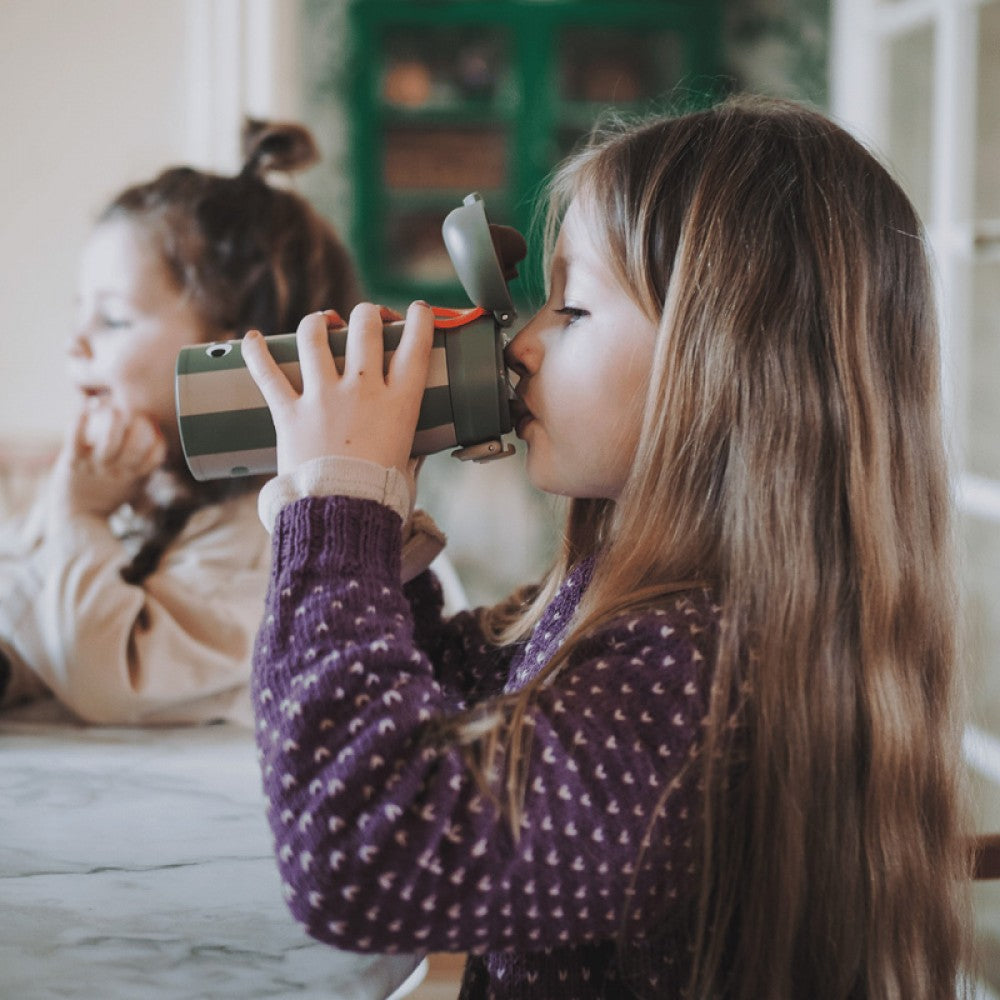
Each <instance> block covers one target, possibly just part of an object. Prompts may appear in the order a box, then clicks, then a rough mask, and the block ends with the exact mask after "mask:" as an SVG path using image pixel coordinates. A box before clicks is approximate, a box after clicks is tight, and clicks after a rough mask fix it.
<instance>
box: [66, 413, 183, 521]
mask: <svg viewBox="0 0 1000 1000" xmlns="http://www.w3.org/2000/svg"><path fill="white" fill-rule="evenodd" d="M166 458H167V444H166V441H165V440H164V438H163V435H162V434H161V432H160V429H159V427H157V426H156V424H155V423H154V421H153V420H151V419H150V418H149V417H147V416H146V415H145V414H142V413H137V414H133V415H131V416H128V415H126V414H124V413H122V412H121V411H120V410H117V409H115V408H113V407H110V406H97V407H85V408H84V409H83V410H82V411H81V412H80V413H79V415H78V416H77V418H76V421H75V423H74V425H73V427H72V429H71V432H70V434H69V436H68V438H67V440H66V443H65V444H64V445H63V448H62V451H61V452H60V455H59V458H58V460H57V462H56V469H55V477H54V488H55V493H54V500H55V504H56V510H57V512H58V513H59V514H60V515H68V516H73V515H75V514H94V515H96V516H98V517H106V516H107V515H108V514H110V513H111V512H112V511H114V510H115V509H117V508H118V507H120V506H121V505H122V504H123V503H126V502H130V501H133V500H135V499H136V498H137V497H138V495H139V493H140V491H141V489H142V487H143V485H144V484H145V482H146V480H147V479H148V478H149V476H150V474H151V473H152V472H154V471H155V470H156V469H157V468H159V467H160V466H161V465H162V464H163V463H164V462H165V461H166Z"/></svg>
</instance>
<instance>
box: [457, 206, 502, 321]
mask: <svg viewBox="0 0 1000 1000" xmlns="http://www.w3.org/2000/svg"><path fill="white" fill-rule="evenodd" d="M441 235H442V236H443V237H444V245H445V246H446V247H447V249H448V256H449V257H451V262H452V264H453V265H454V268H455V273H456V274H457V275H458V279H459V281H461V282H462V287H463V288H464V289H465V293H466V295H468V296H469V298H470V299H471V300H472V303H473V305H477V306H481V307H482V308H483V309H486V310H488V311H489V312H491V313H493V318H494V319H495V320H496V321H497V323H499V324H500V326H510V324H511V323H513V322H514V317H515V316H516V315H517V310H516V309H515V308H514V303H513V302H512V301H511V298H510V290H509V289H508V287H507V281H506V279H505V278H504V276H503V271H502V270H501V267H500V261H499V260H497V255H496V249H495V247H494V246H493V240H492V238H491V236H490V224H489V221H488V220H487V218H486V205H485V203H484V202H483V199H482V197H481V196H480V195H479V194H477V193H476V192H473V193H472V194H469V195H466V196H465V199H464V200H463V202H462V204H461V205H460V206H459V207H458V208H454V209H452V210H451V211H450V212H449V213H448V215H447V216H446V218H445V220H444V223H443V224H442V226H441Z"/></svg>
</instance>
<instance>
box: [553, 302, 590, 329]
mask: <svg viewBox="0 0 1000 1000" xmlns="http://www.w3.org/2000/svg"><path fill="white" fill-rule="evenodd" d="M555 313H556V315H557V316H565V317H566V325H567V326H572V325H573V324H574V323H575V322H576V321H577V320H579V319H583V317H584V316H589V315H590V313H589V312H587V310H586V309H577V308H575V307H574V306H563V307H562V308H561V309H556V310H555Z"/></svg>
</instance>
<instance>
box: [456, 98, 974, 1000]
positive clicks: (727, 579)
mask: <svg viewBox="0 0 1000 1000" xmlns="http://www.w3.org/2000/svg"><path fill="white" fill-rule="evenodd" d="M574 199H577V200H578V201H579V203H580V204H581V206H582V207H583V208H584V210H585V211H586V212H587V217H588V219H589V220H590V222H591V223H592V224H593V225H594V226H595V227H596V229H597V233H598V236H597V239H596V242H598V243H601V241H603V245H606V246H607V247H608V248H609V263H610V265H611V266H612V267H613V268H615V269H616V272H617V275H618V277H619V279H620V281H621V284H622V286H623V287H624V288H626V289H628V290H630V292H631V293H632V294H633V296H634V298H635V300H636V302H638V303H639V304H640V305H641V306H642V307H643V308H644V309H645V310H646V311H647V313H648V315H649V316H650V317H651V318H653V319H655V320H656V321H658V323H659V334H658V344H657V349H656V357H655V360H654V365H653V370H652V373H651V378H650V385H649V391H648V396H647V401H646V408H645V416H644V424H643V429H642V433H641V437H640V442H639V445H638V449H637V453H636V456H635V461H634V466H633V469H632V472H631V475H630V478H629V480H628V482H627V484H626V486H625V489H624V491H623V493H622V496H621V497H620V499H619V501H618V502H617V503H611V502H609V501H606V500H575V501H573V503H572V504H571V507H570V511H569V515H568V521H567V530H566V541H565V545H564V549H563V552H562V554H561V557H560V559H559V560H558V562H557V565H556V566H555V567H554V568H553V570H552V572H551V573H550V575H549V577H548V578H547V580H546V581H545V582H543V584H542V585H541V586H540V587H538V588H534V589H533V590H532V591H529V592H525V593H522V594H519V595H516V597H515V598H514V599H512V600H511V601H509V602H507V603H506V604H505V605H503V606H501V607H499V608H497V609H494V611H493V612H492V613H490V614H488V615H487V616H486V618H485V621H486V624H487V626H488V627H489V628H490V629H492V634H493V636H494V638H495V639H496V640H497V641H511V640H513V639H517V638H522V637H524V636H526V635H527V634H528V633H529V632H530V629H531V627H532V626H533V625H534V624H535V623H536V622H537V620H538V618H539V616H540V614H541V610H542V608H543V607H544V605H545V603H546V602H547V600H548V599H549V598H550V597H551V594H552V592H553V590H554V589H555V587H557V586H558V584H559V582H560V581H561V580H562V579H563V578H564V576H565V574H566V572H567V571H568V569H569V568H570V567H571V566H572V565H574V564H575V563H576V562H577V561H578V560H579V559H580V558H582V557H583V556H586V555H590V554H594V553H597V554H598V556H599V558H598V562H597V566H596V569H595V571H594V576H593V579H592V582H591V584H590V587H589V588H588V590H587V592H586V594H585V596H584V598H583V601H582V604H581V607H580V609H579V612H578V615H577V619H576V623H575V629H574V631H573V632H572V633H571V635H570V637H569V638H568V639H567V641H566V642H565V644H564V645H563V647H562V648H561V649H560V651H559V653H558V654H557V656H556V657H555V658H554V659H553V661H551V662H550V663H549V664H548V665H547V666H546V668H545V670H544V671H543V672H542V673H541V674H540V675H539V676H538V677H537V678H536V679H535V680H534V681H533V682H532V683H531V684H530V685H529V686H528V687H527V688H526V689H524V690H522V691H520V692H518V693H516V694H515V695H512V696H505V698H504V699H501V700H500V701H498V702H497V703H496V705H495V706H494V708H495V710H494V711H493V712H492V714H491V713H489V712H485V713H484V712H480V713H479V714H478V715H477V717H476V719H475V720H473V721H472V722H471V723H470V724H468V725H467V726H466V727H465V729H464V730H463V729H462V728H461V727H459V728H458V731H457V732H458V736H459V737H460V739H462V740H463V741H464V742H465V743H466V744H467V745H468V748H469V756H470V759H472V760H473V761H475V762H477V763H478V764H479V765H480V766H484V767H486V768H487V769H488V768H489V765H490V762H491V760H492V759H493V756H492V755H493V754H494V753H495V751H496V750H497V748H498V747H500V749H501V751H502V754H501V755H502V757H503V759H504V760H505V766H506V767H507V771H508V785H507V795H508V797H509V804H510V805H512V807H513V810H514V812H515V814H516V809H517V807H518V796H519V795H520V788H519V784H518V776H519V775H523V774H524V761H523V759H519V754H523V753H527V752H528V749H527V748H528V745H529V744H528V741H527V739H526V738H525V735H524V732H525V730H527V729H529V728H530V727H526V726H524V725H523V720H524V717H525V714H526V712H527V706H529V705H530V703H531V699H532V698H533V696H534V693H535V691H536V690H537V689H538V687H539V686H540V685H542V684H545V683H547V682H549V681H550V680H551V678H552V676H553V675H554V674H555V673H556V672H557V671H558V670H559V669H560V667H561V666H562V665H563V664H565V662H566V661H567V659H568V658H569V656H570V655H571V652H572V649H573V646H574V643H575V641H577V640H579V638H580V637H581V636H582V635H584V634H585V633H587V632H588V631H590V630H592V629H593V627H594V626H595V625H597V624H599V623H601V622H603V621H606V620H608V619H609V618H610V617H612V616H613V615H615V614H619V613H621V611H622V609H624V608H634V607H640V606H646V605H649V604H651V603H655V602H656V601H657V599H658V597H659V596H661V595H663V594H665V593H667V592H669V591H671V590H676V589H678V588H681V587H683V586H687V585H689V582H690V581H693V580H699V581H701V580H704V581H709V582H710V583H711V585H712V587H713V588H714V590H715V592H716V595H717V597H718V600H719V603H720V605H721V606H722V608H723V609H724V610H723V621H722V627H721V634H720V648H719V654H718V659H717V662H716V663H715V665H714V678H713V687H712V703H711V706H710V713H709V717H708V719H707V725H706V730H705V747H704V750H703V752H702V754H701V756H700V761H701V763H700V767H701V769H702V770H701V777H702V778H703V785H704V798H703V816H702V819H703V845H704V850H703V867H702V876H701V880H702V881H701V894H700V899H699V900H698V914H699V918H698V922H697V933H696V950H695V955H696V958H695V964H694V971H693V981H692V995H693V996H696V997H698V998H708V997H713V998H714V997H718V996H725V997H727V998H729V997H732V998H737V1000H751V998H753V1000H761V998H774V1000H801V998H803V997H809V998H810V1000H827V998H829V1000H835V998H836V1000H845V998H861V997H865V998H874V997H878V998H899V1000H939V998H942V997H949V996H953V995H954V992H955V989H956V983H957V980H958V975H959V971H960V963H961V962H962V961H963V960H964V958H965V957H966V956H965V953H964V948H965V942H966V938H967V931H966V927H967V912H966V906H967V900H966V896H965V880H966V878H967V877H968V870H967V867H968V863H967V858H966V856H965V853H964V849H963V842H962V839H961V838H962V834H963V832H964V812H963V805H962V802H963V797H962V793H961V781H960V775H961V761H960V733H959V723H958V719H959V712H958V704H959V699H958V679H957V653H956V620H957V611H956V597H955V594H956V587H955V580H954V578H953V557H952V544H953V543H952V521H951V510H950V494H949V485H948V467H947V461H946V454H945V448H944V445H943V441H942V419H941V417H942V414H941V400H940V392H939V380H940V371H939V361H938V345H937V334H936V326H935V312H934V302H933V293H932V281H931V277H930V275H929V269H928V260H927V253H926V247H925V240H924V235H923V232H922V229H921V225H920V222H919V220H918V218H917V216H916V214H915V212H914V210H913V208H912V206H911V204H910V202H909V201H908V199H907V198H906V196H905V195H904V193H903V192H902V190H901V189H900V187H899V186H898V185H897V184H896V183H895V181H893V179H892V178H891V177H890V176H889V174H888V173H887V172H886V170H885V169H883V167H882V166H881V165H880V164H879V163H878V162H877V160H876V159H875V158H874V157H873V156H872V155H871V154H870V153H869V152H868V151H866V150H865V149H864V148H863V147H862V146H861V145H860V144H859V143H858V142H857V141H855V140H854V139H853V138H851V137H850V136H849V135H848V134H847V133H846V132H845V131H843V130H842V129H840V128H839V127H837V126H836V125H835V124H834V123H832V122H831V121H830V120H829V119H827V118H826V117H824V116H822V115H820V114H818V113H816V112H813V111H811V110H809V109H807V108H804V107H801V106H798V105H794V104H791V103H786V102H777V101H766V100H760V99H751V98H735V99H731V100H729V101H726V102H724V103H723V104H721V105H719V106H717V107H715V108H712V109H709V110H706V111H701V112H695V113H692V114H689V115H686V116H682V117H677V118H660V119H655V120H650V121H646V122H644V123H641V124H637V125H632V126H630V127H613V128H610V129H608V130H607V131H605V132H603V133H601V134H596V135H595V137H594V138H593V140H592V142H591V144H590V145H589V146H588V148H586V149H585V150H583V151H582V152H581V153H579V154H577V155H576V156H575V157H573V158H572V159H571V160H570V161H569V162H568V163H567V164H565V165H564V166H563V167H562V168H561V169H560V171H559V172H558V173H557V175H556V176H555V178H554V181H553V183H552V204H551V208H550V216H549V218H550V222H551V225H550V229H551V228H554V226H555V225H557V224H558V221H559V219H560V218H561V217H562V215H563V214H564V212H565V209H566V208H567V206H568V204H569V202H570V201H572V200H574ZM609 349H613V346H612V345H609ZM734 692H740V696H739V699H738V700H737V701H734V695H733V693H734ZM734 704H738V706H739V707H738V710H739V720H738V721H739V723H740V725H739V726H738V727H736V728H735V729H734V727H733V726H732V725H731V723H732V721H733V720H732V713H733V708H734ZM734 733H735V734H737V735H736V736H734ZM484 762H485V763H484Z"/></svg>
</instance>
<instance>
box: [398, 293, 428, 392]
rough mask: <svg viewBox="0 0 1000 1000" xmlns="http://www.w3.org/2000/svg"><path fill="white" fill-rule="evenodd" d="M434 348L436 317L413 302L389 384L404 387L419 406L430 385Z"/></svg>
mask: <svg viewBox="0 0 1000 1000" xmlns="http://www.w3.org/2000/svg"><path fill="white" fill-rule="evenodd" d="M433 345H434V313H433V312H432V311H431V307H430V306H429V305H427V303H426V302H413V303H411V305H410V308H409V309H407V311H406V322H405V323H404V324H403V335H402V337H400V340H399V346H398V347H397V348H396V351H395V353H394V354H393V356H392V361H391V362H390V364H389V382H390V384H400V385H402V384H404V383H403V382H401V380H402V379H404V378H405V385H406V386H407V387H409V388H410V389H411V390H412V393H413V398H414V401H415V402H416V403H417V404H418V405H419V402H420V397H421V396H422V395H423V391H424V386H425V385H426V384H427V369H428V368H429V366H430V360H431V348H432V347H433Z"/></svg>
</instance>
